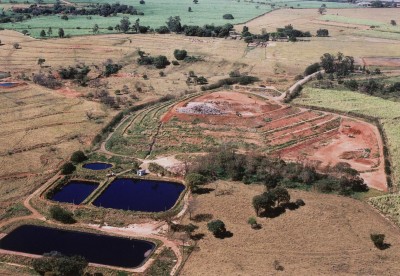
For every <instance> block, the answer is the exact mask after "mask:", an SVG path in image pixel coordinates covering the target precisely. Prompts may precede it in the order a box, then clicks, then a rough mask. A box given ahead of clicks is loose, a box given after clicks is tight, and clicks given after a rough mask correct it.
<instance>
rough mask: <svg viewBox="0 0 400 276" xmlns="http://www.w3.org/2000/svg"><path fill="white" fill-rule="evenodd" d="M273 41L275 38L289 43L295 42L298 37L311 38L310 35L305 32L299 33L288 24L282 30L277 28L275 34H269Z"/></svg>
mask: <svg viewBox="0 0 400 276" xmlns="http://www.w3.org/2000/svg"><path fill="white" fill-rule="evenodd" d="M271 37H272V38H273V39H277V38H288V39H289V41H293V42H294V41H297V38H298V37H311V33H310V32H308V31H306V32H303V31H300V30H297V29H295V28H293V26H292V24H289V25H287V26H285V27H283V28H277V29H276V32H273V33H271Z"/></svg>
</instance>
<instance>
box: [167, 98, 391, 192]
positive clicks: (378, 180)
mask: <svg viewBox="0 0 400 276" xmlns="http://www.w3.org/2000/svg"><path fill="white" fill-rule="evenodd" d="M182 112H184V113H182ZM198 113H200V114H198ZM204 113H207V114H204ZM172 118H176V119H177V122H180V123H178V124H180V129H181V130H180V131H176V126H174V123H171V125H169V121H170V120H171V119H172ZM161 121H162V122H164V123H165V124H164V127H165V128H164V129H163V131H166V132H170V134H169V135H172V136H173V137H175V138H176V139H175V140H174V141H176V142H173V141H172V140H171V139H168V140H165V139H166V138H163V137H159V139H160V141H159V143H161V145H165V144H168V145H170V146H175V147H179V146H180V145H181V144H182V143H184V144H189V145H197V146H203V145H204V141H205V140H207V139H210V140H213V139H214V140H215V141H219V142H238V143H244V144H247V145H252V146H251V147H252V148H253V150H254V149H255V148H257V149H258V150H259V151H260V152H269V154H272V155H276V156H280V157H281V158H283V159H286V160H295V161H299V160H307V162H309V163H311V164H316V167H317V169H319V170H323V169H324V168H326V167H328V166H334V165H336V164H337V163H339V162H347V163H349V164H350V165H351V167H352V168H354V169H356V170H358V171H359V172H360V173H361V176H362V177H363V178H364V179H365V181H366V183H367V184H368V186H370V187H373V188H376V189H378V190H387V183H386V175H385V172H384V164H383V163H384V162H383V151H382V140H381V137H380V134H379V132H378V129H377V128H376V127H375V126H373V125H371V124H369V123H366V122H364V121H360V120H355V119H351V118H348V117H339V115H337V114H332V113H327V112H321V111H314V110H309V109H305V108H297V107H291V106H286V105H282V104H278V103H277V102H275V101H274V100H266V99H262V98H260V97H257V96H254V95H252V94H247V93H240V92H227V91H221V92H215V93H210V94H206V95H203V96H200V97H197V98H194V99H189V100H186V101H182V102H180V103H178V104H176V105H175V106H174V107H173V108H171V109H170V110H169V111H168V112H167V113H166V114H165V115H164V116H163V117H162V119H161ZM194 128H200V129H201V133H202V135H204V137H199V136H198V135H197V134H192V133H193V129H194ZM165 137H169V136H168V135H167V136H165ZM163 139H164V140H163ZM254 146H256V147H254ZM240 150H241V151H246V150H245V149H244V148H241V149H240Z"/></svg>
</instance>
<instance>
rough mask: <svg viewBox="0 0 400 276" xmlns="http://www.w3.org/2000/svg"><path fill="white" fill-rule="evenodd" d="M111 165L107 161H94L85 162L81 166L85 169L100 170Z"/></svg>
mask: <svg viewBox="0 0 400 276" xmlns="http://www.w3.org/2000/svg"><path fill="white" fill-rule="evenodd" d="M112 166H113V165H112V164H109V163H101V162H96V163H86V164H84V165H83V166H82V167H83V168H85V169H89V170H94V171H100V170H106V169H109V168H111V167H112Z"/></svg>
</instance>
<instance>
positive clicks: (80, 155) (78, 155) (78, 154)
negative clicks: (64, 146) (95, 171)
mask: <svg viewBox="0 0 400 276" xmlns="http://www.w3.org/2000/svg"><path fill="white" fill-rule="evenodd" d="M87 159H88V158H87V156H86V155H85V153H84V152H83V151H81V150H78V151H75V152H74V153H73V154H72V155H71V161H72V162H74V163H81V162H83V161H85V160H87Z"/></svg>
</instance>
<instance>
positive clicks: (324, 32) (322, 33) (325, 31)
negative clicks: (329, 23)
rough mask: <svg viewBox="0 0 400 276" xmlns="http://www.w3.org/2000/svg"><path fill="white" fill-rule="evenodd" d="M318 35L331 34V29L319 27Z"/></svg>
mask: <svg viewBox="0 0 400 276" xmlns="http://www.w3.org/2000/svg"><path fill="white" fill-rule="evenodd" d="M317 36H319V37H326V36H329V31H328V30H327V29H319V30H317Z"/></svg>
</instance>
